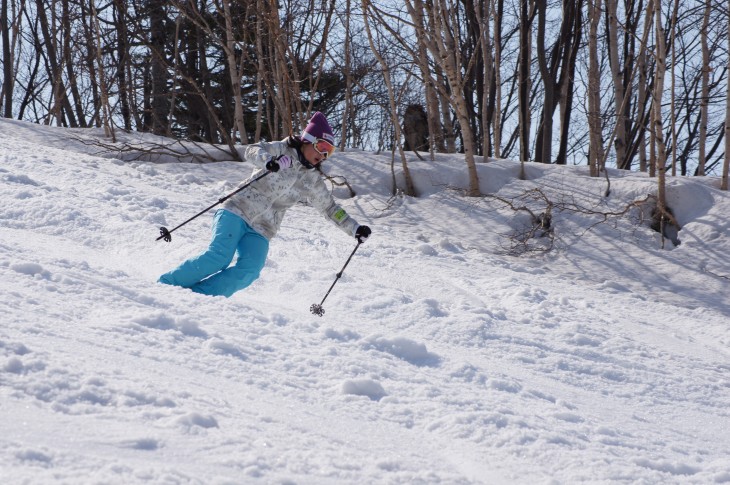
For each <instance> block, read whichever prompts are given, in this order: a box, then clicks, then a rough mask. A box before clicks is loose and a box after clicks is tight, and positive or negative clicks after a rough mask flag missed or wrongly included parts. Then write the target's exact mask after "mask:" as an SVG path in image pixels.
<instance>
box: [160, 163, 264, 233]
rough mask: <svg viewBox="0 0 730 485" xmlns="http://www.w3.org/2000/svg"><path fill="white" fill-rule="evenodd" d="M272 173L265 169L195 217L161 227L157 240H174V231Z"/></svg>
mask: <svg viewBox="0 0 730 485" xmlns="http://www.w3.org/2000/svg"><path fill="white" fill-rule="evenodd" d="M270 173H271V170H267V171H265V172H264V173H262V174H261V175H259V176H258V177H256V178H255V179H253V180H251V181H250V182H249V183H247V184H246V185H243V186H241V187H239V188H237V189H236V190H234V191H233V192H231V193H230V194H228V195H226V196H225V197H221V198H220V199H218V202H216V203H215V204H213V205H211V206H209V207H206V208H205V209H203V210H202V211H200V212H198V213H197V214H195V215H194V216H193V217H191V218H190V219H188V220H187V221H185V222H183V223H182V224H178V225H177V226H175V227H173V228H172V229H169V230H168V229H167V228H166V227H161V228H160V237H158V238H157V239H155V241H159V240H160V239H164V240H165V242H170V241H172V236H171V233H172V232H173V231H175V230H177V229H180V228H181V227H182V226H184V225H185V224H187V223H188V222H190V221H192V220H193V219H196V218H198V217H200V216H201V215H203V214H205V213H206V212H208V211H209V210H211V209H212V208H213V207H215V206H217V205H218V204H222V203H223V202H225V201H227V200H228V199H230V198H231V197H233V196H234V195H236V194H237V193H239V192H240V191H242V190H243V189H245V188H246V187H248V186H249V185H251V184H252V183H254V182H257V181H259V180H261V179H262V178H264V177H266V176H267V175H269V174H270Z"/></svg>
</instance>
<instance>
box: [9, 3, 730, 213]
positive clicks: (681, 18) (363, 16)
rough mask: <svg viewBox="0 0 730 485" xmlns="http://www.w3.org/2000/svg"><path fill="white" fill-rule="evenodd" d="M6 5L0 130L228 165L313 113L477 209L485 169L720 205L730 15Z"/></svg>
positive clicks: (510, 8) (531, 6)
mask: <svg viewBox="0 0 730 485" xmlns="http://www.w3.org/2000/svg"><path fill="white" fill-rule="evenodd" d="M0 1H1V2H2V4H1V9H2V11H1V12H0V13H1V15H0V27H1V28H2V38H1V39H0V44H2V57H1V58H0V60H1V63H2V79H1V81H2V85H1V86H2V89H1V95H2V96H1V97H0V113H1V114H2V115H3V116H4V117H6V118H15V119H21V120H27V121H31V122H36V123H45V124H53V125H58V126H65V127H103V128H104V129H105V130H106V134H107V135H108V136H109V137H110V138H112V139H113V137H114V136H115V133H117V132H118V131H119V130H126V131H141V132H151V133H155V134H158V135H163V136H166V137H170V138H174V139H183V140H194V141H199V142H204V143H213V144H220V145H228V146H233V145H235V144H238V143H250V142H255V141H257V140H259V139H280V138H283V137H284V136H287V135H288V134H290V133H297V132H298V130H299V129H301V126H302V125H303V123H304V122H305V121H306V119H307V116H308V115H309V114H310V113H311V112H312V111H316V110H319V111H322V112H324V113H325V114H326V115H327V116H328V117H329V119H330V120H331V121H332V122H333V126H334V127H335V130H336V132H337V134H338V135H339V136H340V140H341V145H342V147H343V148H344V147H359V148H365V149H373V150H387V151H392V152H393V153H394V155H395V159H396V160H397V161H398V163H402V165H403V167H404V169H405V172H406V175H407V163H406V150H408V151H412V150H414V149H416V150H419V152H418V153H419V156H422V157H423V159H424V160H427V159H428V158H429V157H431V156H433V154H434V153H457V152H458V153H463V154H464V158H465V161H466V163H465V167H464V169H465V170H466V171H468V173H469V176H470V180H471V182H472V183H471V185H470V192H471V193H472V194H473V195H476V194H477V193H478V186H477V185H476V181H477V179H476V168H475V167H476V165H475V164H477V163H480V162H481V161H482V160H483V158H482V157H483V156H486V157H495V158H509V159H514V160H521V161H530V162H538V163H556V164H576V165H589V166H590V168H591V173H592V174H593V175H595V176H601V172H602V169H603V167H606V166H608V167H617V168H620V169H625V170H641V171H646V172H648V173H649V174H650V175H652V176H655V177H656V178H657V180H658V186H659V190H658V193H659V196H660V199H661V196H662V190H663V184H664V179H665V177H667V176H695V175H704V174H709V175H715V176H720V177H721V180H722V188H723V189H725V190H727V183H728V159H730V122H729V121H728V120H730V104H728V98H729V97H728V92H729V91H730V83H728V67H729V66H730V55H729V52H730V23H729V22H728V19H729V17H730V1H729V0H705V1H702V0H637V1H634V0H621V1H619V0H562V1H558V0H551V1H548V0H525V1H524V2H521V3H520V2H516V1H504V0H372V1H371V0H309V1H306V0H299V1H292V0H279V1H278V2H276V1H271V0H189V1H185V0H168V1H165V0H0ZM409 158H410V157H409ZM404 190H405V191H406V192H409V191H410V190H411V188H410V187H405V189H404ZM660 207H661V205H660Z"/></svg>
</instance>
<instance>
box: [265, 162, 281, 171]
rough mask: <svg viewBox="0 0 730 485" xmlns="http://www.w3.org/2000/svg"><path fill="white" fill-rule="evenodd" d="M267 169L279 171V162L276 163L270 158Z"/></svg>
mask: <svg viewBox="0 0 730 485" xmlns="http://www.w3.org/2000/svg"><path fill="white" fill-rule="evenodd" d="M266 170H268V171H269V172H278V171H279V164H278V163H276V161H275V160H269V161H268V162H266Z"/></svg>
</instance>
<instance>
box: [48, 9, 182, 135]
mask: <svg viewBox="0 0 730 485" xmlns="http://www.w3.org/2000/svg"><path fill="white" fill-rule="evenodd" d="M39 1H40V0H39ZM149 9H150V50H151V51H152V56H151V61H152V66H151V68H152V70H151V82H152V84H151V88H152V92H151V96H152V100H151V108H152V113H151V115H152V132H153V133H154V134H156V135H162V136H164V135H165V134H166V133H167V125H168V123H169V122H170V120H168V118H167V114H168V112H169V110H170V108H169V105H168V99H167V96H168V94H169V93H168V80H169V76H168V73H167V62H166V59H165V43H166V35H165V0H150V1H149Z"/></svg>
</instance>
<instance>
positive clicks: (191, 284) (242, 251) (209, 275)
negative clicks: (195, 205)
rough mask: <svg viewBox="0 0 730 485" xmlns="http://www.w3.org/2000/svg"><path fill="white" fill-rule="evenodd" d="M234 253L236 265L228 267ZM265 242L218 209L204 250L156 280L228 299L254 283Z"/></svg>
mask: <svg viewBox="0 0 730 485" xmlns="http://www.w3.org/2000/svg"><path fill="white" fill-rule="evenodd" d="M236 253H238V257H237V259H236V263H235V264H234V265H233V266H230V267H229V264H230V263H231V261H232V260H233V256H234V255H235V254H236ZM268 253H269V241H268V240H267V239H266V238H265V237H264V236H262V235H261V234H259V233H258V232H256V231H254V230H253V229H251V227H250V226H249V225H248V224H247V223H246V221H244V220H243V219H242V218H240V217H239V216H237V215H236V214H233V213H232V212H229V211H227V210H225V209H219V210H218V211H217V212H216V213H215V218H214V219H213V236H212V238H211V240H210V244H209V245H208V248H207V249H206V250H205V251H203V252H202V253H200V254H199V255H197V256H195V257H192V258H190V259H188V260H187V261H185V262H184V263H182V264H181V265H180V266H178V267H177V268H175V269H173V270H172V271H170V272H169V273H165V274H163V275H162V276H160V278H159V280H158V281H159V282H160V283H164V284H167V285H174V286H182V287H183V288H190V289H191V290H193V291H194V292H196V293H202V294H204V295H222V296H225V297H230V296H231V295H233V294H234V293H235V292H237V291H239V290H242V289H244V288H246V287H247V286H248V285H250V284H251V283H253V282H254V281H256V278H258V277H259V274H261V270H262V269H263V267H264V264H265V263H266V256H267V254H268Z"/></svg>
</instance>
